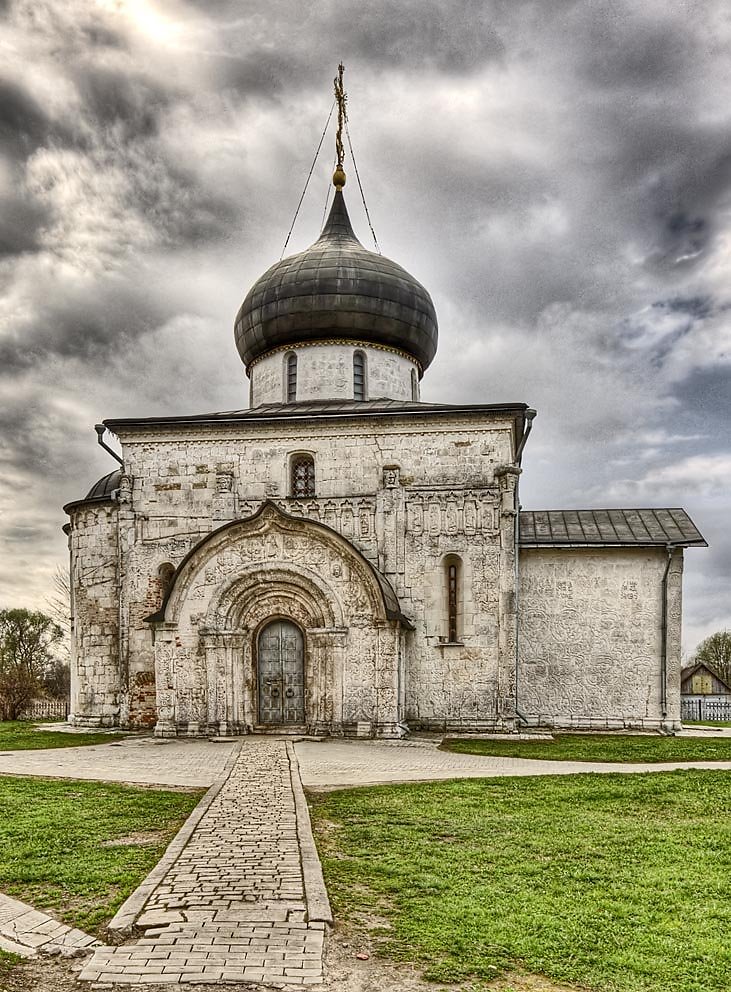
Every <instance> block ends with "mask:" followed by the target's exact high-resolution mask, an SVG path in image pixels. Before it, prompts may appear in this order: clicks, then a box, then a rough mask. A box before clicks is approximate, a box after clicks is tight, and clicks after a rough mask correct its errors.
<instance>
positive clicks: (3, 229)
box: [0, 194, 50, 347]
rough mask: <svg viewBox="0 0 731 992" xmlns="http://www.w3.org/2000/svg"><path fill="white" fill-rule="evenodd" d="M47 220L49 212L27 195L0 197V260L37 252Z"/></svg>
mask: <svg viewBox="0 0 731 992" xmlns="http://www.w3.org/2000/svg"><path fill="white" fill-rule="evenodd" d="M49 220H50V214H49V211H48V210H47V209H46V208H45V207H44V206H43V205H42V204H40V203H38V202H37V201H35V200H33V199H32V198H31V197H29V196H27V195H23V194H20V195H18V196H16V197H2V196H0V258H2V256H7V255H18V254H22V253H23V252H27V251H37V250H38V249H39V248H40V243H41V242H40V232H41V229H42V228H43V226H44V225H45V224H47V223H48V222H49ZM0 347H1V346H0Z"/></svg>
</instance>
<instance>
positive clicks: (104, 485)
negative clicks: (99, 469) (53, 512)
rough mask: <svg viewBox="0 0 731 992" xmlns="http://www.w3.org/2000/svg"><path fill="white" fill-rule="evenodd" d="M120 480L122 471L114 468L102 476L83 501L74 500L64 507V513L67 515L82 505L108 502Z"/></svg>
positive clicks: (117, 487)
mask: <svg viewBox="0 0 731 992" xmlns="http://www.w3.org/2000/svg"><path fill="white" fill-rule="evenodd" d="M121 478H122V469H121V468H116V469H114V471H112V472H109V473H108V474H107V475H103V476H102V477H101V479H99V481H98V482H95V483H94V485H93V486H92V487H91V489H90V490H89V492H88V493H87V494H86V496H84V498H83V499H75V500H72V501H71V502H70V503H66V505H65V506H64V508H63V509H64V512H65V513H69V512H70V511H71V510H75V509H76V507H77V506H81V505H82V504H83V503H101V502H103V501H104V500H110V499H111V498H112V494H113V493H114V492H115V490H117V489H119V480H120V479H121Z"/></svg>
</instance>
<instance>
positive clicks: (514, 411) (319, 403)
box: [104, 399, 528, 434]
mask: <svg viewBox="0 0 731 992" xmlns="http://www.w3.org/2000/svg"><path fill="white" fill-rule="evenodd" d="M527 409H528V407H527V405H526V404H525V403H481V404H465V405H452V404H448V403H413V402H411V401H409V400H389V399H375V400H306V401H303V402H300V403H263V404H261V406H255V407H250V408H249V409H244V410H226V411H224V412H221V413H196V414H191V415H190V416H178V417H134V418H124V419H111V420H105V421H104V424H105V425H106V426H107V427H108V428H109V430H111V431H115V430H116V428H117V427H123V428H130V427H132V428H134V427H151V426H154V425H158V424H159V425H160V426H165V425H168V424H169V425H173V424H179V425H184V424H218V423H250V422H266V421H276V420H305V421H306V420H327V419H338V418H346V417H347V418H352V417H359V418H360V417H365V418H367V417H393V416H403V415H404V414H406V415H408V416H413V417H420V416H429V415H432V414H437V415H438V414H444V413H446V414H467V415H470V414H473V415H474V414H478V415H479V414H485V415H491V414H495V413H497V414H507V415H508V416H511V417H518V418H520V419H521V422H522V420H523V419H524V418H525V411H526V410H527ZM522 429H523V428H522V426H521V427H520V428H519V434H522Z"/></svg>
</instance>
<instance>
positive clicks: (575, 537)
mask: <svg viewBox="0 0 731 992" xmlns="http://www.w3.org/2000/svg"><path fill="white" fill-rule="evenodd" d="M667 544H674V545H678V546H682V547H691V546H695V547H707V544H706V541H705V540H704V538H703V535H702V534H701V533H700V531H699V530H698V528H697V527H696V526H695V524H694V523H693V521H692V520H691V519H690V517H689V516H688V514H687V513H686V512H685V510H682V509H680V508H673V509H657V510H652V509H640V510H521V513H520V546H521V547H522V548H541V547H566V546H567V545H572V546H576V547H587V546H602V547H611V546H614V547H628V546H635V547H647V546H651V545H657V546H665V545H667Z"/></svg>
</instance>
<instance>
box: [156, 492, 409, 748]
mask: <svg viewBox="0 0 731 992" xmlns="http://www.w3.org/2000/svg"><path fill="white" fill-rule="evenodd" d="M278 621H281V622H285V623H287V624H289V625H294V626H295V627H297V628H298V629H299V631H300V632H301V634H302V638H303V646H302V656H303V675H302V684H303V690H302V696H303V721H302V723H303V724H304V726H305V727H306V729H307V731H308V732H309V733H316V734H337V735H341V734H355V733H362V732H363V728H366V732H370V733H371V734H373V735H375V736H381V737H398V736H401V734H402V729H401V727H400V722H401V719H402V713H401V706H402V698H403V693H402V686H403V671H402V667H401V666H402V664H403V662H402V659H403V652H402V650H401V642H402V634H403V630H404V628H406V629H411V625H410V623H409V621H408V620H407V619H406V618H405V617H404V616H403V615H402V614H401V612H400V609H399V604H398V600H397V598H396V596H395V593H394V591H393V589H392V588H391V586H390V585H389V583H388V582H387V580H386V579H385V578H384V577H383V576H382V575H380V573H378V572H377V570H376V569H375V568H374V567H373V565H372V564H371V563H370V562H369V561H367V560H366V559H365V558H364V557H363V555H362V554H361V553H360V552H359V551H358V550H357V549H356V548H354V547H353V545H352V544H350V542H349V541H347V540H346V539H345V538H344V537H343V536H342V535H340V534H338V533H337V532H335V531H334V530H332V529H331V528H330V527H327V526H326V525H324V524H321V523H316V522H314V521H311V520H306V519H301V518H295V517H292V516H290V515H289V514H287V513H285V512H283V511H282V510H280V509H279V508H278V507H277V506H276V505H275V504H273V503H269V502H267V503H265V504H264V505H263V506H262V508H261V509H260V510H259V511H257V513H255V514H254V515H253V516H251V517H248V518H246V519H245V520H240V521H235V522H234V523H231V524H226V525H224V526H223V527H221V528H219V529H218V530H217V531H214V532H213V533H212V534H210V535H208V536H207V537H205V538H204V539H203V540H202V541H201V542H200V543H199V544H198V545H197V546H196V547H195V548H193V550H192V551H191V552H190V553H189V554H188V555H187V557H186V558H185V559H184V560H183V562H182V563H181V565H180V566H179V567H178V569H177V571H176V574H175V576H174V577H173V582H172V585H171V588H170V590H169V593H168V596H167V598H166V600H165V602H164V603H163V606H162V608H161V610H160V611H159V612H158V613H157V614H154V615H153V616H151V617H148V622H150V623H151V624H153V625H154V629H155V659H156V661H155V667H156V676H157V681H156V685H157V693H158V722H157V725H156V728H155V733H156V734H157V735H159V736H175V735H177V734H191V735H192V734H198V733H208V734H227V733H246V732H250V731H252V730H254V731H255V730H257V729H267V728H268V727H272V726H281V727H283V728H285V729H286V728H287V727H291V728H294V727H297V728H298V730H299V729H300V727H301V725H300V724H295V723H294V717H291V722H290V718H287V719H286V720H284V722H283V723H281V724H276V723H274V722H273V721H274V719H275V714H274V713H273V710H272V707H271V706H270V707H269V710H270V712H268V714H267V721H266V722H263V723H262V722H261V720H260V717H261V714H260V700H259V697H258V691H259V673H258V652H257V647H258V644H259V641H258V638H259V634H260V632H261V631H263V630H266V628H267V627H268V626H269V625H270V624H272V623H274V622H278ZM287 629H291V627H290V628H287ZM267 677H270V678H271V677H273V676H267ZM283 684H284V683H283ZM283 715H284V711H283Z"/></svg>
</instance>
